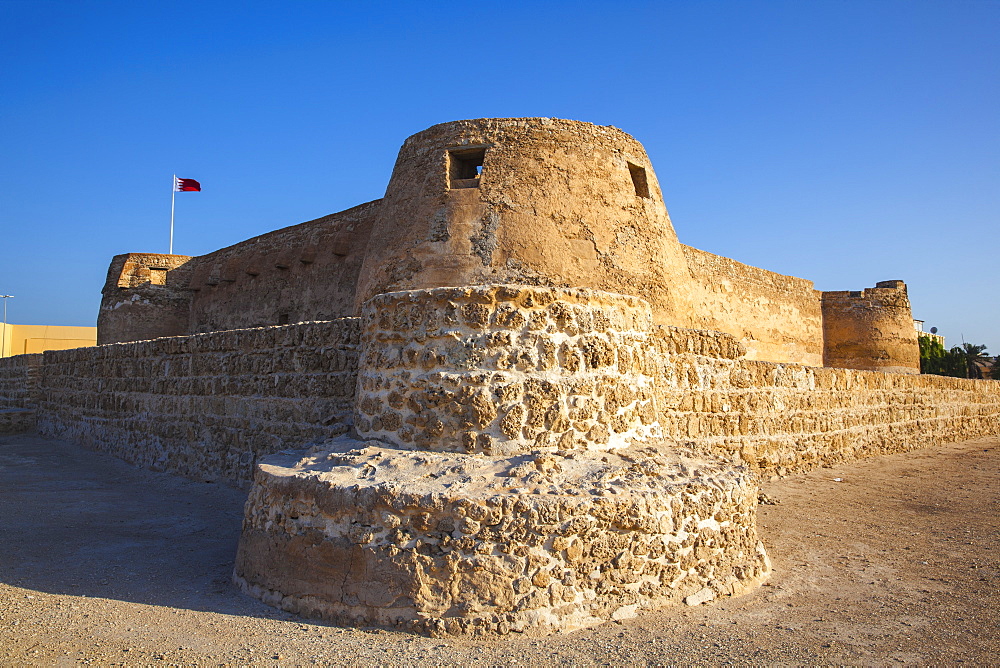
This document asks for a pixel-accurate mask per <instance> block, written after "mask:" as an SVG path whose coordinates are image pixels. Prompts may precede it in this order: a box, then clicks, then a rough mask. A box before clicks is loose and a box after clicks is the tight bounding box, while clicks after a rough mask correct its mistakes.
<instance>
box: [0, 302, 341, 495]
mask: <svg viewBox="0 0 1000 668" xmlns="http://www.w3.org/2000/svg"><path fill="white" fill-rule="evenodd" d="M359 337H360V331H359V327H358V321H357V319H354V318H344V319H341V320H335V321H330V322H317V323H302V324H298V325H290V326H287V327H272V328H265V329H246V330H232V331H226V332H213V333H210V334H201V335H196V336H190V337H172V338H162V339H156V340H152V341H140V342H135V343H122V344H114V345H107V346H98V347H96V348H78V349H75V350H66V351H50V352H47V353H45V358H44V359H45V363H44V366H43V368H42V369H43V379H42V391H41V400H40V402H39V425H38V426H39V430H40V431H41V432H42V433H44V434H46V435H50V436H55V437H59V438H65V439H67V440H71V441H74V442H77V443H80V444H83V445H85V446H87V447H91V448H94V449H98V450H103V451H106V452H110V453H111V454H114V455H115V456H117V457H120V458H122V459H124V460H126V461H129V462H132V463H135V464H139V465H141V466H144V467H147V468H152V469H155V470H166V471H172V472H174V473H180V474H183V475H187V476H190V477H195V478H209V479H215V478H222V479H226V480H229V481H231V482H233V483H235V484H248V483H249V482H250V480H252V478H253V467H254V464H255V462H256V459H257V458H258V457H259V456H261V455H264V454H269V453H272V452H277V451H279V450H281V449H282V448H284V447H287V444H288V443H297V444H302V443H307V442H310V441H315V440H322V439H325V438H328V437H330V436H333V435H335V434H339V433H343V432H344V431H346V430H347V429H348V425H349V423H350V415H351V411H352V410H353V407H354V390H355V385H356V381H357V358H358V344H359ZM2 366H3V365H0V368H2Z"/></svg>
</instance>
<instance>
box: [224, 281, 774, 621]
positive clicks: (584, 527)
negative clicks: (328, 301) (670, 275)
mask: <svg viewBox="0 0 1000 668" xmlns="http://www.w3.org/2000/svg"><path fill="white" fill-rule="evenodd" d="M362 321H363V322H364V323H365V324H364V332H363V336H362V341H363V347H364V352H363V353H362V356H361V362H360V368H359V374H358V394H357V397H356V407H357V408H356V415H355V429H356V436H355V437H353V438H352V437H348V436H345V437H341V438H338V439H335V440H334V441H332V442H329V443H326V444H324V445H323V446H316V447H314V448H312V449H311V450H309V451H308V452H306V453H298V454H294V455H292V454H289V455H281V456H278V457H274V458H269V459H267V460H265V461H264V462H263V463H262V464H261V466H260V467H259V470H258V473H257V477H256V480H255V484H254V487H253V488H252V490H251V493H250V499H249V500H248V502H247V507H246V520H245V522H244V527H243V537H242V539H241V542H240V548H239V553H238V556H237V561H236V571H235V579H236V581H237V583H239V584H240V586H241V587H242V588H243V589H244V591H246V592H247V593H249V594H251V595H254V596H257V597H259V598H261V599H262V600H264V601H266V602H268V603H271V604H273V605H278V606H280V607H282V608H284V609H286V610H290V611H293V612H297V613H299V614H306V615H316V616H319V617H324V618H328V619H334V620H338V621H346V622H348V623H353V624H391V625H396V626H402V627H405V628H409V629H413V630H417V631H421V632H425V633H431V634H453V633H472V634H482V633H500V634H504V633H509V632H511V631H518V632H524V631H551V630H570V629H574V628H580V627H584V626H590V625H593V624H597V623H601V622H603V621H607V620H611V619H623V618H627V617H632V616H634V615H636V614H637V612H638V611H640V610H642V609H649V608H656V607H661V606H664V605H669V604H672V603H673V604H676V603H681V602H684V601H686V602H687V603H689V604H694V603H698V602H704V601H708V600H711V599H713V598H715V597H716V596H725V595H731V594H734V593H740V592H743V591H745V590H746V589H748V588H750V587H752V586H754V585H755V584H757V583H759V582H760V581H761V580H762V579H763V578H765V577H766V576H767V575H768V573H769V571H770V566H769V562H768V559H767V556H766V553H765V551H764V547H763V545H762V544H761V542H760V540H759V539H758V537H757V532H756V519H755V517H756V516H755V506H756V503H757V486H756V482H755V479H754V477H753V475H752V473H751V471H750V470H749V469H748V468H747V467H745V466H733V465H731V464H729V463H722V462H719V461H717V460H712V459H708V458H705V457H704V456H698V455H697V454H695V453H693V452H687V453H682V452H681V451H680V449H679V448H678V447H677V446H676V444H674V443H673V442H671V441H664V439H663V438H662V437H661V431H660V428H659V423H658V420H657V415H656V410H655V405H654V397H653V383H654V378H655V375H656V372H655V367H656V363H655V360H654V359H653V355H652V354H650V353H651V351H652V347H651V346H650V345H649V343H648V341H647V337H648V336H649V335H650V330H651V327H652V319H651V313H650V308H649V305H648V304H646V303H645V302H643V301H642V300H639V299H636V298H635V297H627V296H623V295H615V294H611V293H605V292H599V291H594V290H583V289H551V288H535V287H528V286H512V285H499V286H487V287H464V288H437V289H428V290H416V291H409V292H397V293H389V294H383V295H379V296H377V297H375V298H373V299H371V300H369V301H368V303H367V304H366V306H365V311H364V313H363V316H362Z"/></svg>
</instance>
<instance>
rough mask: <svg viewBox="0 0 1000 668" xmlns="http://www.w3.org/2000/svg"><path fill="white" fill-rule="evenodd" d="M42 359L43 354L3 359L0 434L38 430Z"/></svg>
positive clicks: (0, 392) (0, 391)
mask: <svg viewBox="0 0 1000 668" xmlns="http://www.w3.org/2000/svg"><path fill="white" fill-rule="evenodd" d="M42 360H43V356H42V354H41V353H34V354H29V355H15V356H14V357H3V358H0V434H16V433H19V432H22V431H28V430H30V429H34V428H35V419H36V413H37V408H38V400H39V398H40V392H41V381H42V374H41V371H42Z"/></svg>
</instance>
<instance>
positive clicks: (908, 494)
mask: <svg viewBox="0 0 1000 668" xmlns="http://www.w3.org/2000/svg"><path fill="white" fill-rule="evenodd" d="M837 479H839V480H837ZM763 491H764V493H765V494H766V496H767V497H769V498H770V499H772V500H774V501H777V503H776V504H775V505H762V506H761V507H760V523H761V533H762V534H763V537H764V541H765V543H766V545H767V547H768V551H769V552H770V554H771V558H772V561H773V562H774V575H773V577H772V579H771V582H770V583H769V585H768V586H765V587H763V588H761V589H760V590H758V591H757V592H756V593H754V594H751V595H749V596H746V597H743V598H740V599H730V600H724V601H721V602H720V603H718V604H717V605H714V606H702V607H698V608H683V609H672V610H666V611H663V612H659V613H651V614H645V615H643V616H641V617H639V618H638V619H635V620H630V621H626V622H624V623H617V622H616V623H610V624H605V625H603V626H601V627H598V628H596V629H591V630H587V631H580V632H576V633H570V634H560V635H555V636H551V637H548V638H542V639H538V638H524V637H517V636H510V637H506V638H503V639H498V640H491V641H482V640H464V639H463V640H454V639H449V640H437V639H429V638H423V637H418V636H412V635H407V634H405V633H398V632H395V631H384V630H380V629H350V628H339V627H335V626H328V625H325V624H318V623H315V622H313V621H306V620H301V619H298V618H296V617H294V616H292V615H288V614H286V613H283V612H280V611H277V610H274V609H272V608H269V607H267V606H265V605H263V604H261V603H259V602H257V601H255V600H253V599H250V598H247V597H245V596H243V595H242V594H240V593H239V592H238V591H236V590H235V589H234V588H233V587H232V586H231V585H230V584H229V575H230V571H231V568H232V558H233V555H234V552H235V545H236V540H237V538H238V535H239V528H240V520H241V513H242V503H243V495H242V494H241V493H240V492H238V491H236V490H232V489H229V488H226V487H222V486H219V485H213V484H206V483H198V482H192V481H188V480H182V479H178V478H174V477H171V476H168V475H163V474H155V473H150V472H147V471H141V470H138V469H134V468H132V467H130V466H128V465H127V464H124V463H122V462H120V461H118V460H116V459H114V458H111V457H108V456H105V455H101V454H96V453H93V452H89V451H86V450H82V449H79V448H76V447H74V446H72V445H68V444H66V443H62V442H59V441H52V440H45V439H41V438H38V437H36V436H30V435H29V436H24V435H22V436H7V437H0V664H2V665H5V666H6V665H68V664H75V663H93V664H99V665H137V664H164V665H174V664H176V665H202V666H209V665H246V664H262V665H279V664H280V665H310V664H350V665H375V664H405V665H442V664H465V665H513V664H535V665H537V666H547V665H593V664H607V665H622V664H675V665H684V664H692V663H698V664H737V665H744V664H754V665H760V664H771V665H773V664H803V663H806V664H816V663H818V664H845V663H846V664H879V665H885V664H894V663H895V664H915V663H921V664H928V663H948V664H955V663H963V662H967V663H973V664H983V663H994V662H997V661H998V660H1000V659H998V657H1000V630H998V629H1000V627H998V617H1000V593H998V591H997V590H998V585H1000V520H998V518H1000V439H985V440H979V441H968V442H965V443H959V444H947V445H941V446H940V447H936V448H931V449H926V450H918V451H915V452H912V453H907V454H902V455H896V456H891V457H885V458H881V459H874V460H867V461H863V462H857V463H854V464H849V465H843V466H838V467H835V468H827V469H819V470H817V471H814V472H812V473H810V474H807V475H803V476H798V477H793V478H789V479H786V480H781V481H777V482H772V483H767V484H765V485H764V488H763Z"/></svg>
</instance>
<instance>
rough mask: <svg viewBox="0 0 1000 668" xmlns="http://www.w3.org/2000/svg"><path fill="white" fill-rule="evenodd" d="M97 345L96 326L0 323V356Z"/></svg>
mask: <svg viewBox="0 0 1000 668" xmlns="http://www.w3.org/2000/svg"><path fill="white" fill-rule="evenodd" d="M96 345H97V328H96V327H65V326H62V325H11V324H9V323H8V324H6V325H0V357H10V356H12V355H24V354H25V353H40V352H44V351H46V350H66V349H67V348H84V347H86V346H96Z"/></svg>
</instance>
